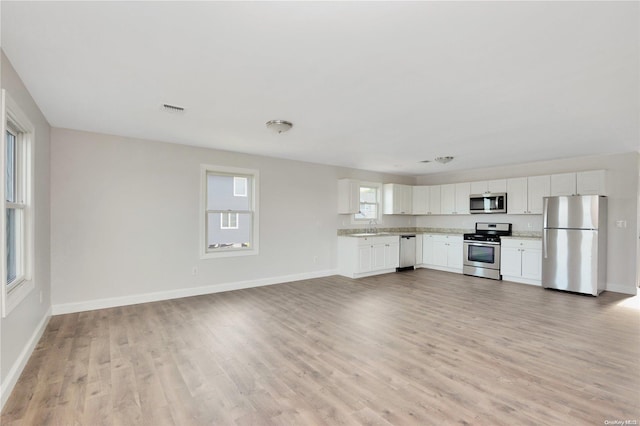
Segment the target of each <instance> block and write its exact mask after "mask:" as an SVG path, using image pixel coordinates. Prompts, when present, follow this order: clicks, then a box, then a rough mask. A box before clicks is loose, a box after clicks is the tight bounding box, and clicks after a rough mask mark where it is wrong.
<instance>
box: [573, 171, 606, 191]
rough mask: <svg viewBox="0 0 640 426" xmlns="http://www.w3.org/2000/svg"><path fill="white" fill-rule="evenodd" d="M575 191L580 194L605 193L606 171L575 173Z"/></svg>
mask: <svg viewBox="0 0 640 426" xmlns="http://www.w3.org/2000/svg"><path fill="white" fill-rule="evenodd" d="M576 191H577V193H578V194H580V195H607V190H606V171H605V170H592V171H588V172H578V173H576Z"/></svg>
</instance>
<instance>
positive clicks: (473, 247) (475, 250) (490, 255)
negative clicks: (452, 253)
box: [463, 241, 500, 269]
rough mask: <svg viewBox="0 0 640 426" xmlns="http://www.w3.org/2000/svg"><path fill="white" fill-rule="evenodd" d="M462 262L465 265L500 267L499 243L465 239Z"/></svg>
mask: <svg viewBox="0 0 640 426" xmlns="http://www.w3.org/2000/svg"><path fill="white" fill-rule="evenodd" d="M463 263H464V265H465V266H475V267H478V268H490V269H500V243H493V242H489V241H465V242H464V262H463Z"/></svg>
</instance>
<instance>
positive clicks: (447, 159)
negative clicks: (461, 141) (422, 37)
mask: <svg viewBox="0 0 640 426" xmlns="http://www.w3.org/2000/svg"><path fill="white" fill-rule="evenodd" d="M434 160H435V161H437V162H438V163H440V164H447V163H448V162H450V161H451V160H453V157H450V156H446V157H436V158H435V159H434Z"/></svg>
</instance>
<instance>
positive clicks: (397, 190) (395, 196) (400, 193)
mask: <svg viewBox="0 0 640 426" xmlns="http://www.w3.org/2000/svg"><path fill="white" fill-rule="evenodd" d="M383 190H384V199H383V204H384V208H383V210H382V212H383V213H384V214H411V212H412V210H413V209H412V207H411V205H412V204H413V189H412V187H411V186H410V185H400V184H397V183H385V184H384V185H383Z"/></svg>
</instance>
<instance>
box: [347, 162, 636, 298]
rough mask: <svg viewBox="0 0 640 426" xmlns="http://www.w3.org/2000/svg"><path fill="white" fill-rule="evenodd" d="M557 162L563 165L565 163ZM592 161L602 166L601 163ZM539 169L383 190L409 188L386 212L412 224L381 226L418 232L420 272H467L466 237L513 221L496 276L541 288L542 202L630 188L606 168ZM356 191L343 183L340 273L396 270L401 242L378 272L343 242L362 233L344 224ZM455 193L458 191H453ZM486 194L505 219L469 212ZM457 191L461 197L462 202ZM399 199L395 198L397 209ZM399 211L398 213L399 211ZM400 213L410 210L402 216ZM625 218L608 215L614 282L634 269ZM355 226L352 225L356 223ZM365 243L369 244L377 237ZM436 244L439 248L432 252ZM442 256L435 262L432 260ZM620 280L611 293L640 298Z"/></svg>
mask: <svg viewBox="0 0 640 426" xmlns="http://www.w3.org/2000/svg"><path fill="white" fill-rule="evenodd" d="M585 160H586V161H585V163H586V164H589V159H585ZM558 163H560V164H561V162H558ZM591 163H592V164H598V163H596V162H591ZM600 164H601V163H600ZM540 166H541V165H530V166H529V167H528V168H529V169H530V170H536V174H535V175H532V176H525V177H522V176H517V175H516V176H513V175H511V176H510V177H505V178H502V179H493V180H490V181H484V180H483V181H471V182H464V183H457V184H451V183H449V182H450V181H451V180H454V179H459V178H458V177H457V176H456V177H453V178H452V177H449V178H444V179H441V181H442V182H443V183H442V184H440V185H384V187H385V189H388V190H394V189H396V190H398V192H401V191H403V190H405V191H406V193H407V194H408V195H407V196H404V197H401V198H400V197H396V199H395V200H393V199H392V201H391V202H388V201H387V200H386V199H384V198H383V206H384V207H383V211H384V212H385V213H388V214H393V216H391V217H393V218H394V220H398V219H399V218H401V217H406V218H407V220H406V221H405V222H404V223H405V224H406V226H403V227H398V228H394V227H387V226H384V225H381V224H378V226H377V229H378V230H379V231H380V230H381V231H382V232H386V233H399V234H400V235H403V234H407V233H414V234H417V237H418V238H416V260H415V265H416V267H426V268H431V269H437V270H444V271H449V272H454V273H463V259H464V257H465V256H464V253H463V247H464V244H463V243H464V241H463V235H465V234H469V233H472V232H473V231H474V227H475V226H476V223H486V222H498V223H501V222H504V223H512V224H513V235H509V236H506V237H505V236H503V237H502V247H501V252H502V256H501V258H502V259H503V260H502V262H501V267H500V268H499V269H500V274H501V276H499V277H498V276H495V277H493V278H494V279H504V280H506V281H512V282H518V283H523V284H531V285H538V286H540V285H541V277H542V231H543V223H542V218H543V216H542V214H543V197H548V196H561V195H572V194H582V195H588V194H596V195H604V196H607V195H608V194H609V193H610V192H613V194H615V195H614V197H617V196H618V194H619V192H620V191H619V190H620V189H622V188H624V186H619V185H618V186H616V185H612V184H611V182H610V181H611V179H617V178H618V175H619V173H620V170H614V171H613V172H611V171H607V170H583V171H578V172H567V171H566V169H563V168H559V169H558V168H556V170H558V171H562V173H551V174H549V175H539V174H538V173H539V170H541V168H540ZM547 167H548V166H547ZM586 167H588V166H586ZM513 169H515V168H513ZM545 170H549V171H554V169H553V168H549V167H548V168H546V169H545ZM509 172H511V173H513V171H512V170H511V168H506V169H505V171H504V173H503V176H505V175H506V176H509ZM485 173H486V171H481V172H480V173H478V174H477V175H476V176H483V175H484V176H486V174H485ZM454 176H455V174H454ZM467 176H470V177H471V178H473V176H474V175H473V174H468V175H467ZM346 182H351V183H352V184H353V185H356V186H357V182H355V181H351V180H350V179H345V180H343V183H346ZM444 182H447V183H444ZM347 188H349V189H351V191H352V192H350V193H349V192H348V191H346V190H347ZM354 188H355V187H354V186H350V187H349V186H347V185H344V184H343V185H340V184H339V205H338V207H339V210H338V211H339V212H342V213H343V215H341V217H342V218H343V219H342V227H341V229H339V231H338V235H339V236H342V237H341V238H339V240H340V241H339V253H344V254H339V261H340V260H341V261H342V262H341V263H340V262H339V263H340V264H339V270H340V271H341V274H343V275H345V276H349V277H352V278H354V277H361V276H367V275H370V274H375V273H385V272H387V273H388V272H392V271H394V270H395V269H394V268H395V267H394V266H393V265H394V262H395V259H396V257H397V256H398V255H399V251H400V249H399V245H398V242H397V241H396V242H395V245H392V247H393V248H394V250H396V252H397V253H395V254H388V256H390V257H391V258H392V260H391V261H388V262H382V263H381V265H380V266H379V268H378V269H375V268H374V269H373V270H377V271H378V272H373V270H371V269H367V266H366V265H365V266H364V267H362V265H358V264H357V263H358V259H356V258H355V257H354V256H352V255H349V252H350V251H351V250H353V244H355V243H354V242H349V240H350V238H345V237H344V236H345V235H349V234H353V233H355V234H356V235H358V234H359V233H361V232H362V228H356V227H348V226H345V224H346V223H347V220H346V219H344V218H345V217H346V216H344V212H345V211H346V209H348V208H351V209H357V208H358V206H357V203H355V202H353V201H352V202H351V203H350V204H349V203H348V202H347V201H344V200H345V198H344V197H347V199H348V197H349V196H350V197H356V193H355V191H354ZM452 190H453V191H452ZM456 190H457V192H455V191H456ZM443 191H444V192H443ZM485 191H487V192H492V193H503V194H505V198H506V204H507V206H508V207H507V212H506V214H505V213H503V212H498V213H492V214H490V215H488V214H477V213H476V214H471V213H470V212H469V198H470V195H471V194H474V193H479V194H481V193H483V192H485ZM445 192H446V193H445ZM452 192H453V194H452ZM383 193H384V194H385V195H387V194H389V191H383ZM456 194H457V195H458V196H457V197H456ZM340 197H343V198H340ZM609 198H610V197H609ZM398 199H402V200H403V202H404V205H402V203H401V204H398V202H397V200H398ZM341 200H342V202H341ZM431 200H433V201H431ZM443 200H444V201H443ZM393 201H396V203H395V205H394V203H393ZM609 201H610V202H612V205H610V207H609V209H610V210H609V212H612V211H613V212H614V213H615V212H616V211H617V210H618V203H619V201H618V200H615V199H614V200H609ZM456 202H457V204H456ZM443 203H444V205H443ZM394 208H395V210H393V209H394ZM352 211H355V210H352ZM402 211H406V212H407V213H401V212H402ZM445 212H446V213H445ZM609 214H611V213H609ZM391 217H390V216H387V215H383V216H382V221H383V222H384V221H385V220H388V219H390V218H391ZM476 218H477V220H476ZM621 219H622V218H620V217H618V219H615V216H614V217H613V218H612V217H611V216H609V220H608V221H607V225H608V226H607V227H608V230H609V232H608V234H609V235H610V236H611V237H610V238H614V239H615V240H616V241H615V242H612V241H609V242H608V248H609V249H610V250H612V251H613V252H614V253H616V254H615V255H613V256H607V263H608V265H610V266H609V268H614V269H609V270H608V274H609V275H608V276H609V277H611V276H618V275H620V273H621V268H622V269H624V268H628V267H629V266H630V265H631V264H632V263H627V262H628V261H629V257H628V255H625V254H624V253H623V252H621V251H619V250H617V248H618V247H620V238H623V239H627V240H628V243H631V238H629V237H632V236H633V233H632V232H628V228H627V227H628V226H633V225H629V223H628V222H627V219H622V220H621ZM351 222H352V223H353V221H351ZM411 225H413V226H411ZM632 229H633V228H632ZM359 238H369V239H371V238H372V237H370V236H369V237H359ZM374 238H375V237H374ZM378 238H380V239H381V241H382V240H386V241H384V244H389V243H390V241H392V240H390V239H389V238H390V237H389V236H388V235H387V236H380V237H378ZM373 241H375V239H374V240H373ZM628 243H627V244H628ZM372 246H373V245H372ZM434 247H436V248H435V249H434ZM388 250H389V249H388ZM447 253H448V254H447ZM436 254H437V257H438V259H437V260H436V258H435V257H434V256H436ZM620 255H622V256H623V257H626V258H627V260H626V261H625V260H624V259H620V258H619V257H618V256H620ZM611 265H613V266H611ZM369 271H371V272H369ZM465 274H468V273H466V272H465ZM471 274H472V273H471ZM614 280H615V278H614ZM614 280H612V279H611V278H609V279H608V280H607V283H608V285H607V287H608V290H609V291H616V292H622V293H627V294H635V291H636V290H635V288H632V287H631V286H628V285H627V286H624V285H619V284H616V281H614Z"/></svg>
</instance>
